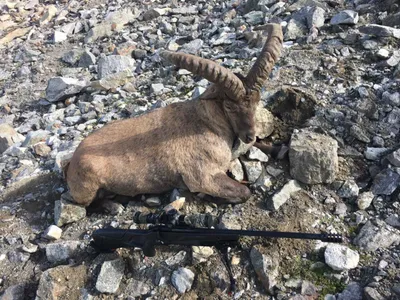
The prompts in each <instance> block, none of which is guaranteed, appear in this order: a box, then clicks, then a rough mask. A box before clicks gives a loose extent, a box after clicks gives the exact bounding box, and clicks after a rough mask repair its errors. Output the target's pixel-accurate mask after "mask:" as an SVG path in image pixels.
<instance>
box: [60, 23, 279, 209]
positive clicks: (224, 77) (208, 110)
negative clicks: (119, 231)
mask: <svg viewBox="0 0 400 300" xmlns="http://www.w3.org/2000/svg"><path fill="white" fill-rule="evenodd" d="M266 29H267V32H268V38H267V41H266V43H265V45H264V47H263V49H262V51H261V54H260V56H259V57H258V58H257V60H256V62H255V63H254V65H253V67H252V68H251V70H250V72H249V73H248V75H247V77H244V76H241V75H240V74H234V73H232V72H231V71H229V70H228V69H226V68H224V67H222V66H220V65H219V64H217V63H215V62H213V61H211V60H207V59H203V58H200V57H196V56H193V55H189V54H184V53H176V52H169V51H164V52H162V53H161V54H160V55H161V57H162V58H164V59H166V60H168V61H170V62H172V63H174V64H175V65H177V66H178V67H180V68H184V69H187V70H189V71H191V72H192V73H194V74H197V75H201V76H202V77H204V78H206V79H208V80H209V81H211V82H212V83H213V85H211V86H210V87H209V88H208V89H207V90H206V91H205V92H204V93H203V94H202V95H201V96H200V97H199V99H197V100H192V101H186V102H179V103H173V104H171V105H168V106H166V107H164V108H160V109H156V110H153V111H151V112H149V113H146V114H144V115H141V116H139V117H136V118H132V119H128V120H121V121H116V122H113V123H110V124H108V125H106V126H104V127H103V128H101V129H99V130H97V131H95V132H94V133H92V134H91V135H89V136H88V137H87V138H86V139H84V140H83V141H82V142H81V144H80V145H79V147H78V148H77V149H76V151H75V153H74V155H73V157H72V160H71V161H70V163H69V166H67V170H66V177H67V182H68V186H69V189H70V192H71V195H72V197H73V199H74V200H75V201H76V202H77V203H79V204H82V205H84V206H88V205H89V204H91V203H92V202H93V201H94V200H95V199H96V198H99V197H98V194H99V192H100V191H108V192H111V193H114V194H118V195H125V196H135V195H138V194H159V193H163V192H166V191H169V190H172V189H173V188H182V189H188V190H189V191H190V192H193V193H196V192H199V193H203V194H206V200H208V201H213V202H217V203H241V202H244V201H246V200H248V199H249V198H250V197H251V193H250V190H249V189H248V188H247V187H246V186H245V185H242V184H240V183H239V182H237V181H235V180H233V179H231V178H230V177H228V176H227V174H226V172H227V170H228V168H229V165H230V160H231V150H232V146H233V143H234V141H235V139H236V138H237V137H239V138H240V139H241V140H242V141H243V142H245V143H250V142H252V141H253V140H255V121H254V115H255V110H256V106H257V105H258V102H259V101H260V90H261V88H262V85H263V83H264V81H265V80H266V79H267V78H268V76H269V73H270V72H271V70H272V68H273V65H274V64H275V62H276V61H277V60H278V58H279V56H280V52H281V47H282V40H283V37H282V29H281V27H280V25H278V24H268V25H267V26H266Z"/></svg>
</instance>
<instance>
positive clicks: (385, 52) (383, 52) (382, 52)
mask: <svg viewBox="0 0 400 300" xmlns="http://www.w3.org/2000/svg"><path fill="white" fill-rule="evenodd" d="M389 54H390V53H389V51H388V50H387V49H379V51H378V52H377V53H376V55H377V56H378V57H379V58H382V59H385V58H388V57H389Z"/></svg>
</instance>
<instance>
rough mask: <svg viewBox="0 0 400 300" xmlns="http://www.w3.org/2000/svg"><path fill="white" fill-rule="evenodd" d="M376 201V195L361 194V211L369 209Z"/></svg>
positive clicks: (359, 199)
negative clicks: (373, 201)
mask: <svg viewBox="0 0 400 300" xmlns="http://www.w3.org/2000/svg"><path fill="white" fill-rule="evenodd" d="M372 200H374V194H373V193H372V192H365V193H361V194H360V195H359V196H358V199H357V205H358V208H359V209H362V210H364V209H367V208H368V207H369V206H370V205H371V203H372Z"/></svg>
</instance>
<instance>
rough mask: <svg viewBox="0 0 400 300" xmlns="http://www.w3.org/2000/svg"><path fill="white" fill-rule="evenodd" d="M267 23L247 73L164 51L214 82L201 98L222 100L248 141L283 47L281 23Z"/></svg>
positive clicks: (235, 128)
mask: <svg viewBox="0 0 400 300" xmlns="http://www.w3.org/2000/svg"><path fill="white" fill-rule="evenodd" d="M263 27H264V28H265V29H266V30H267V32H268V38H267V41H266V42H265V45H264V47H263V49H262V51H261V53H260V55H259V57H258V58H257V60H256V62H255V63H254V65H253V67H252V68H251V70H250V71H249V73H248V74H247V76H246V77H245V76H242V75H240V74H234V73H233V72H231V71H230V70H228V69H226V68H224V67H222V66H220V65H219V64H217V63H216V62H213V61H211V60H208V59H204V58H200V57H197V56H194V55H190V54H185V53H178V52H169V51H163V52H162V53H161V56H162V57H163V58H164V59H167V60H168V61H170V62H172V63H174V64H175V65H177V66H179V67H180V68H184V69H187V70H189V71H191V72H192V73H194V74H197V75H201V76H202V77H204V78H206V79H208V80H209V81H211V82H213V83H214V84H213V85H212V86H210V87H209V88H208V89H207V90H206V91H205V92H204V93H203V94H202V95H201V96H200V98H201V99H204V100H211V101H222V107H223V110H224V112H225V115H226V116H227V118H228V120H229V122H230V124H231V126H232V128H233V131H234V132H235V134H236V135H237V136H238V137H239V138H240V139H241V140H242V141H243V142H245V143H250V142H252V141H253V140H254V139H255V117H254V116H255V111H256V107H257V105H258V102H259V101H260V91H261V88H262V86H263V84H264V82H265V81H266V80H267V78H268V76H269V74H270V72H271V70H272V68H273V66H274V64H275V62H276V61H277V60H278V58H279V56H280V54H281V48H282V41H283V35H282V28H281V26H280V25H278V24H267V25H265V26H263Z"/></svg>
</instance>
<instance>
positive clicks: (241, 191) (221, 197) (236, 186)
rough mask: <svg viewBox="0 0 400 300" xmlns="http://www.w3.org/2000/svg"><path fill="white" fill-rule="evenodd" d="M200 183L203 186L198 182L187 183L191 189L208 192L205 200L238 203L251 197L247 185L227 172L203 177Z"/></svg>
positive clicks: (219, 202) (218, 202)
mask: <svg viewBox="0 0 400 300" xmlns="http://www.w3.org/2000/svg"><path fill="white" fill-rule="evenodd" d="M185 183H186V182H185ZM200 184H201V185H202V186H201V187H200V186H195V185H197V184H194V185H191V184H187V183H186V185H187V186H188V188H189V189H190V191H192V192H201V193H204V194H207V195H206V197H204V200H207V201H211V202H214V203H217V204H238V203H243V202H246V201H247V200H249V199H250V198H251V192H250V190H249V188H248V187H247V186H245V185H243V184H240V183H238V182H237V181H235V180H233V179H232V178H230V177H228V175H226V174H225V173H218V174H215V175H212V176H206V180H204V179H203V180H202V181H201V183H200ZM210 196H212V197H210Z"/></svg>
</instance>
